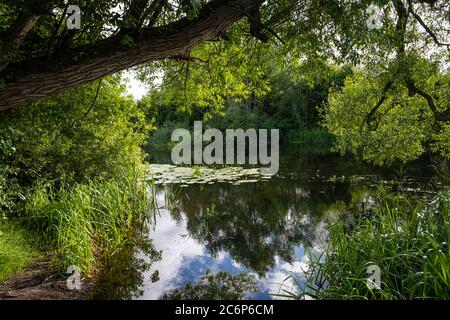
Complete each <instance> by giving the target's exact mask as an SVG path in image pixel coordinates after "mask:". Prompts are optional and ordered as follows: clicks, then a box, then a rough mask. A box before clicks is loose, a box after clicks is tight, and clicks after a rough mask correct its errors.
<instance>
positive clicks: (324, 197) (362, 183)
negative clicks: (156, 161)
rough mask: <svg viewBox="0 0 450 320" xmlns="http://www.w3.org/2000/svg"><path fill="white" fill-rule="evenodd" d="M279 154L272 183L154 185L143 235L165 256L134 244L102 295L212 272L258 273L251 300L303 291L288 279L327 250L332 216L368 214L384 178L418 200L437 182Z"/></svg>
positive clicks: (144, 295) (140, 293)
mask: <svg viewBox="0 0 450 320" xmlns="http://www.w3.org/2000/svg"><path fill="white" fill-rule="evenodd" d="M281 160H282V161H281V164H280V172H279V173H278V175H277V176H275V177H273V178H272V179H271V180H266V181H258V182H254V183H248V184H242V185H232V184H227V183H214V184H202V185H196V184H194V185H190V186H189V187H185V188H180V187H179V186H176V185H172V186H159V187H157V188H156V190H154V191H153V192H154V194H155V201H156V204H157V206H158V208H159V209H158V210H157V211H156V212H155V213H154V215H153V216H152V222H151V224H150V227H149V230H148V231H147V232H146V235H147V236H148V238H149V239H150V240H151V241H152V244H153V248H154V250H156V251H159V252H160V255H159V256H158V258H153V261H151V262H152V263H151V264H147V265H145V263H146V262H150V261H149V258H148V255H146V254H144V253H143V250H141V249H136V248H134V249H133V250H130V251H127V252H126V253H125V254H124V255H125V257H126V259H125V260H122V261H121V263H117V262H114V263H112V265H113V266H114V267H113V268H112V269H111V270H110V272H109V275H108V276H107V277H106V278H105V279H104V281H103V288H102V289H98V290H94V292H96V295H95V297H96V298H133V299H160V298H161V296H162V295H163V294H165V293H167V292H169V291H171V290H173V289H177V288H181V287H184V286H185V285H186V284H188V283H196V282H198V281H199V279H200V278H201V277H202V276H203V275H204V274H205V273H206V272H207V271H208V270H210V271H211V272H212V273H217V272H220V271H226V272H228V273H230V274H233V275H237V274H240V273H246V274H248V275H252V276H254V278H255V279H256V282H257V286H258V290H257V292H254V293H251V294H248V295H247V296H246V298H250V299H273V298H276V297H275V296H274V294H275V295H276V294H283V293H284V291H283V290H287V291H289V292H292V291H295V290H297V286H294V285H293V280H292V278H290V279H288V278H289V277H290V276H294V277H295V279H296V280H297V281H298V282H299V283H302V282H304V277H303V271H302V270H306V268H307V263H308V255H307V254H306V252H308V251H310V252H315V253H320V252H321V250H322V248H323V246H324V245H325V244H326V240H327V232H326V226H327V222H328V221H329V220H330V218H332V217H339V218H346V217H350V216H351V217H358V216H361V215H364V214H365V213H366V212H367V210H368V209H370V207H371V206H372V205H373V204H374V202H375V197H374V196H373V194H374V192H375V191H376V190H377V189H378V188H379V186H380V185H383V186H384V187H385V188H389V189H394V190H398V189H401V190H404V191H406V192H409V193H414V194H415V195H416V196H417V197H429V196H430V195H432V192H433V191H432V190H435V189H436V188H438V187H439V183H437V182H435V180H434V178H432V173H433V170H432V168H431V167H430V168H428V167H425V166H423V165H422V164H420V165H418V166H416V167H415V166H410V167H409V168H408V169H402V170H397V171H395V170H381V169H379V168H374V167H371V166H369V165H366V164H362V163H359V162H357V161H355V160H351V159H345V158H339V157H337V156H333V155H322V156H317V155H316V156H305V155H300V154H298V153H295V152H294V153H291V154H287V155H286V154H284V156H283V158H282V159H281ZM417 172H420V175H418V174H417ZM130 252H131V253H130ZM151 252H152V253H154V251H151ZM124 261H125V262H124ZM121 265H123V266H122V267H118V266H121ZM144 265H145V266H144ZM112 270H115V272H113V271H112ZM286 279H288V280H286ZM104 286H107V287H109V289H105V287H104ZM117 286H119V287H120V290H119V289H117V288H116V287H117ZM112 292H114V293H112Z"/></svg>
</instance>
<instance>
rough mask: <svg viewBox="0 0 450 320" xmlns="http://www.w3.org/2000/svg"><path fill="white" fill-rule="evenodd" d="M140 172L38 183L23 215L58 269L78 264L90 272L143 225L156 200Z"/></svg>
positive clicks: (39, 243)
mask: <svg viewBox="0 0 450 320" xmlns="http://www.w3.org/2000/svg"><path fill="white" fill-rule="evenodd" d="M139 178H140V174H139V173H138V172H137V171H129V172H124V173H123V174H122V175H121V176H119V177H118V178H116V179H114V180H109V181H102V182H96V181H92V182H88V183H84V184H75V185H72V186H67V185H63V186H62V187H59V188H55V187H54V186H52V185H48V184H37V185H36V186H35V190H34V193H33V196H32V197H31V199H30V200H29V201H28V202H27V203H26V206H25V210H24V212H25V214H24V217H23V219H22V221H23V222H24V224H25V226H26V227H27V229H28V230H29V232H30V233H31V234H33V235H35V239H36V240H35V242H36V244H37V245H38V247H39V248H41V249H42V250H48V251H51V252H52V253H53V256H54V257H55V258H56V259H55V262H56V263H57V266H58V267H61V268H66V267H67V266H69V265H76V266H78V267H80V268H81V270H82V271H84V272H86V273H90V272H95V271H96V270H98V269H99V268H101V266H100V265H99V263H100V261H101V260H102V259H101V258H102V257H104V256H105V255H113V254H114V253H115V252H116V251H118V250H120V248H122V247H123V246H125V245H126V244H127V243H129V241H133V233H134V232H135V231H136V230H137V228H140V227H142V226H143V224H144V222H145V220H146V217H147V216H148V211H149V209H150V207H151V204H152V202H151V201H150V199H149V195H148V192H147V188H146V185H145V184H144V183H142V182H140V179H139Z"/></svg>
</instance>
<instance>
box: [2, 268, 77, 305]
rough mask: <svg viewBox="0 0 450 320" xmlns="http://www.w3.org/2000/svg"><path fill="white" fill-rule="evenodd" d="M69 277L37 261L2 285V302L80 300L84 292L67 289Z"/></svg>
mask: <svg viewBox="0 0 450 320" xmlns="http://www.w3.org/2000/svg"><path fill="white" fill-rule="evenodd" d="M67 277H68V276H67V275H65V274H62V273H57V272H55V271H54V270H52V269H51V264H50V263H48V262H39V261H35V262H33V263H32V264H31V265H29V266H28V267H27V268H26V269H25V270H23V271H22V272H20V273H19V274H18V275H16V276H14V277H12V278H11V279H9V280H7V281H5V282H4V283H1V284H0V300H80V299H83V296H84V293H85V292H84V291H71V290H69V289H68V288H67V285H66V280H67Z"/></svg>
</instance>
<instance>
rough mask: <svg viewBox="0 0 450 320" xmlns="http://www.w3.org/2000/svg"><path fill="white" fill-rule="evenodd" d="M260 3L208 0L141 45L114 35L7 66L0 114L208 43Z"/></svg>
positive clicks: (147, 32) (150, 31)
mask: <svg viewBox="0 0 450 320" xmlns="http://www.w3.org/2000/svg"><path fill="white" fill-rule="evenodd" d="M263 2H264V0H213V1H211V2H210V3H208V5H206V6H205V7H204V8H203V9H202V11H201V12H200V13H199V16H198V18H196V19H194V20H189V19H187V18H184V19H181V20H179V21H177V22H174V23H171V24H169V25H167V26H163V27H156V28H143V30H142V41H141V42H140V43H138V44H136V45H133V46H126V45H122V44H121V40H122V37H123V35H121V34H120V33H119V34H117V35H116V36H113V37H112V38H109V39H106V40H103V41H100V42H98V43H95V44H92V45H90V46H86V47H83V48H75V49H73V50H71V51H70V52H67V53H64V55H62V56H61V57H58V58H57V59H53V60H49V59H48V57H41V58H37V59H33V60H30V61H23V62H19V63H16V64H11V65H10V66H9V67H8V68H7V69H6V70H4V72H2V73H0V78H3V79H4V80H5V82H6V86H5V88H4V89H3V90H2V91H0V110H6V109H9V108H12V107H14V106H16V105H19V104H23V103H28V102H32V101H35V100H38V99H42V98H44V97H48V96H50V95H52V94H57V93H61V92H63V91H66V90H68V89H71V88H74V87H77V86H79V85H82V84H85V83H88V82H91V81H93V80H96V79H99V78H101V77H104V76H106V75H110V74H113V73H116V72H118V71H121V70H124V69H127V68H131V67H133V66H136V65H139V64H143V63H146V62H150V61H157V60H163V59H168V58H173V57H176V56H179V55H182V54H184V53H186V52H188V51H189V50H190V49H191V48H193V47H194V46H195V45H196V44H198V43H200V42H203V41H206V40H210V39H212V38H214V37H215V36H217V35H218V34H220V33H221V32H223V31H225V30H226V29H227V28H228V27H229V26H230V25H231V24H233V23H234V22H236V21H238V20H239V19H241V18H242V17H243V16H244V15H245V12H251V11H254V10H255V9H256V8H258V7H259V6H260V5H261V4H262V3H263Z"/></svg>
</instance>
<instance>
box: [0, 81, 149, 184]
mask: <svg viewBox="0 0 450 320" xmlns="http://www.w3.org/2000/svg"><path fill="white" fill-rule="evenodd" d="M97 88H98V85H97V84H92V85H86V86H83V87H81V88H79V89H76V90H73V91H71V92H68V93H66V94H62V95H58V96H55V97H52V98H50V99H47V100H44V101H42V102H37V103H34V104H31V105H29V106H25V107H21V108H15V109H12V110H9V111H7V112H2V113H1V114H0V116H1V118H0V127H4V126H9V127H11V128H14V130H15V133H20V134H12V135H10V137H12V138H10V139H9V141H7V142H8V143H10V144H11V143H12V147H13V148H14V150H15V153H14V155H11V154H9V155H6V156H3V157H1V158H0V161H3V164H4V165H6V166H8V167H9V168H17V169H16V170H17V171H18V172H17V175H18V182H19V183H20V184H21V185H26V186H29V185H31V184H32V183H33V182H34V181H36V180H44V181H53V182H60V181H65V182H83V181H88V180H89V179H97V178H99V179H108V178H111V177H114V176H115V175H116V174H117V173H119V172H120V171H121V170H122V168H124V167H127V166H134V165H137V164H140V163H141V162H142V159H143V157H142V152H141V149H140V146H141V144H143V142H144V140H145V137H146V134H147V130H148V127H147V126H146V124H145V115H144V113H143V112H142V111H141V110H140V109H139V108H138V106H137V104H136V103H135V102H134V101H133V100H132V98H131V97H126V96H123V94H124V92H125V87H124V86H123V85H121V84H120V82H119V79H118V78H113V77H109V78H105V79H103V81H102V85H101V87H100V90H99V94H98V97H97V99H95V97H96V92H97ZM3 144H4V143H3ZM0 148H2V150H0V151H4V149H5V147H4V146H1V147H0ZM7 175H9V176H11V174H8V173H7Z"/></svg>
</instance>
